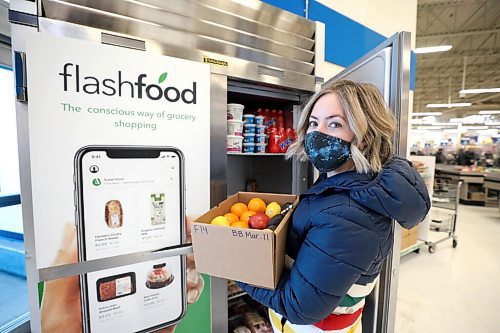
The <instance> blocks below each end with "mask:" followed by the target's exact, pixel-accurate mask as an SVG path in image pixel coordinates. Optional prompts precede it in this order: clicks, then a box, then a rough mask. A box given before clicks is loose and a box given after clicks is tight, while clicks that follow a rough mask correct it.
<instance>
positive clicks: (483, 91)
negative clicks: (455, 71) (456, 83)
mask: <svg viewBox="0 0 500 333" xmlns="http://www.w3.org/2000/svg"><path fill="white" fill-rule="evenodd" d="M497 92H500V88H482V89H462V90H460V91H459V93H460V94H486V93H497Z"/></svg>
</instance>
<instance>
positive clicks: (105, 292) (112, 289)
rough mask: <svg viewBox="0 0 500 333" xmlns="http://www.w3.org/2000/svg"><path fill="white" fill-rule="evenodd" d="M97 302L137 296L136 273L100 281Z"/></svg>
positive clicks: (97, 283)
mask: <svg viewBox="0 0 500 333" xmlns="http://www.w3.org/2000/svg"><path fill="white" fill-rule="evenodd" d="M96 290H97V300H98V301H99V302H105V301H109V300H112V299H116V298H120V297H125V296H129V295H133V294H135V292H136V290H137V288H136V284H135V273H134V272H129V273H124V274H118V275H113V276H108V277H105V278H101V279H98V280H97V281H96Z"/></svg>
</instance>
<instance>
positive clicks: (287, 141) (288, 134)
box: [280, 128, 294, 154]
mask: <svg viewBox="0 0 500 333" xmlns="http://www.w3.org/2000/svg"><path fill="white" fill-rule="evenodd" d="M293 141H294V135H293V129H291V128H287V129H286V131H285V135H283V137H282V138H281V140H280V152H281V153H283V154H284V153H286V151H287V150H288V147H290V145H291V144H292V143H293Z"/></svg>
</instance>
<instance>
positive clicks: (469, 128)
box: [462, 126, 488, 131]
mask: <svg viewBox="0 0 500 333" xmlns="http://www.w3.org/2000/svg"><path fill="white" fill-rule="evenodd" d="M462 128H465V129H466V130H470V131H473V130H484V129H488V126H464V127H462Z"/></svg>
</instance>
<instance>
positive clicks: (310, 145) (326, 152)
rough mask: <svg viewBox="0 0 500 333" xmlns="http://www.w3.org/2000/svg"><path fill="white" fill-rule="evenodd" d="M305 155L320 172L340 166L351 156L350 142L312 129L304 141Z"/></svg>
mask: <svg viewBox="0 0 500 333" xmlns="http://www.w3.org/2000/svg"><path fill="white" fill-rule="evenodd" d="M304 146H305V149H306V153H307V156H308V157H309V160H311V162H312V164H313V165H314V166H315V167H316V169H318V170H319V171H320V172H322V173H323V172H330V171H333V170H335V169H338V168H340V167H341V166H342V165H344V163H345V162H347V160H348V159H349V158H350V157H351V143H350V142H347V141H345V140H342V139H340V138H337V137H335V136H331V135H327V134H324V133H322V132H318V131H314V132H311V133H309V134H307V135H306V139H305V142H304Z"/></svg>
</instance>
